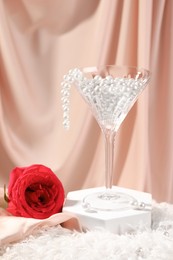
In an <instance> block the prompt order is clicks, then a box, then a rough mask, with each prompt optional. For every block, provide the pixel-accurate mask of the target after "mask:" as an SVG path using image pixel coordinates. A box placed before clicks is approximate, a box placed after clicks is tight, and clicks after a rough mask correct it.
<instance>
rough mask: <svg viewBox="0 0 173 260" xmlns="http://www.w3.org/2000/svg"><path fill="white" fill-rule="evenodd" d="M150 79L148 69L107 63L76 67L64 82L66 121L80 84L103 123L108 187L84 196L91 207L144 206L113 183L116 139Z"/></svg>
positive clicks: (67, 124) (89, 103)
mask: <svg viewBox="0 0 173 260" xmlns="http://www.w3.org/2000/svg"><path fill="white" fill-rule="evenodd" d="M149 80H150V72H149V71H148V70H145V69H142V68H137V67H127V66H114V65H105V66H98V67H85V68H82V69H72V70H70V71H69V72H68V73H67V74H66V75H65V76H64V81H63V82H62V107H63V124H64V127H65V128H67V129H68V128H69V126H70V120H69V101H70V88H71V86H72V85H74V86H76V88H77V90H78V92H79V93H80V95H81V96H82V98H83V99H84V100H85V102H86V103H87V104H88V106H89V108H90V110H91V112H92V114H93V116H94V117H95V119H96V121H97V123H98V125H99V126H100V128H101V130H102V133H103V136H104V140H105V188H104V189H103V190H101V191H97V192H92V193H90V194H88V195H86V196H85V197H84V199H83V206H84V208H85V209H88V210H96V211H98V210H106V211H110V210H119V209H122V208H127V207H128V208H129V207H134V206H135V207H138V208H144V207H145V204H144V203H140V204H139V203H138V201H137V199H136V198H134V197H133V196H131V195H130V194H127V193H124V192H120V191H118V190H117V189H115V188H114V187H113V164H114V141H115V136H116V133H117V131H118V129H119V127H120V125H121V123H122V122H123V120H124V119H125V117H126V116H127V114H128V112H129V110H130V109H131V107H132V106H133V105H134V103H135V102H136V100H137V99H138V97H139V95H140V93H141V92H142V91H143V90H144V88H145V87H146V86H147V84H148V82H149Z"/></svg>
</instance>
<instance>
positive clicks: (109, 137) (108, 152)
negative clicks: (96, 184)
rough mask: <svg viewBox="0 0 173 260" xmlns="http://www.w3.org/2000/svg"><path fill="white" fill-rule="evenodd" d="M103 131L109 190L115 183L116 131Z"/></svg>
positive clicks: (106, 184)
mask: <svg viewBox="0 0 173 260" xmlns="http://www.w3.org/2000/svg"><path fill="white" fill-rule="evenodd" d="M103 133H104V137H105V186H106V189H107V190H110V189H111V188H112V184H113V165H114V139H115V132H114V131H111V130H110V129H104V131H103Z"/></svg>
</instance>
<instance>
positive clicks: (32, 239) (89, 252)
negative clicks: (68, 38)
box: [0, 203, 173, 260]
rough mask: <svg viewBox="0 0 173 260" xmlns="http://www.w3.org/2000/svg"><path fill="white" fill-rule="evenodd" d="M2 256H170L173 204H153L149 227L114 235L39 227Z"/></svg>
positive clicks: (87, 259)
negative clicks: (143, 229) (150, 227)
mask: <svg viewBox="0 0 173 260" xmlns="http://www.w3.org/2000/svg"><path fill="white" fill-rule="evenodd" d="M0 259H4V260H32V259H33V260H34V259H35V260H73V259H74V260H142V259H147V260H173V205H170V204H167V203H161V204H156V203H154V204H153V210H152V229H151V230H145V231H142V232H141V231H140V230H137V231H136V232H135V233H133V234H124V235H116V234H113V233H111V232H108V231H106V230H103V229H95V230H92V231H88V232H86V233H78V232H71V231H69V230H66V229H63V228H61V227H60V226H57V227H51V228H48V229H44V230H43V229H42V230H39V231H37V233H35V234H33V235H32V236H29V237H28V238H27V239H25V240H23V241H21V242H19V243H15V244H12V245H8V246H6V247H3V248H1V249H0Z"/></svg>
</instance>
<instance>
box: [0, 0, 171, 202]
mask: <svg viewBox="0 0 173 260" xmlns="http://www.w3.org/2000/svg"><path fill="white" fill-rule="evenodd" d="M172 17H173V1H172V0H63V1H61V0H50V1H47V0H42V1H40V0H14V1H11V0H0V51H1V54H0V185H1V186H2V185H3V184H4V183H6V184H7V183H8V177H9V172H10V171H11V169H12V168H13V167H15V166H27V165H30V164H34V163H42V164H45V165H47V166H48V167H50V168H51V169H52V170H53V171H55V172H56V173H57V175H58V176H59V178H60V179H61V180H62V182H63V185H64V187H65V190H66V192H68V191H70V190H75V189H81V188H88V187H95V186H102V185H104V140H103V136H102V134H101V132H100V129H99V127H98V125H97V123H96V121H95V120H94V118H93V116H92V115H91V113H90V111H89V109H88V108H87V106H86V104H84V102H83V100H82V99H81V97H80V96H79V94H78V93H77V92H76V91H75V89H74V88H73V90H72V96H71V104H70V107H71V128H70V130H69V131H65V130H64V129H63V126H62V109H61V100H60V90H61V85H60V83H61V81H62V78H63V75H64V74H65V73H66V72H67V71H68V70H69V69H70V68H74V67H83V66H93V65H99V64H118V65H131V66H139V67H144V68H147V69H149V70H151V72H152V80H151V82H150V84H149V86H148V87H147V89H146V90H145V91H144V92H143V94H142V95H141V96H140V98H139V100H138V102H137V103H136V104H135V105H134V107H133V108H132V109H131V111H130V113H129V114H128V116H127V117H126V119H125V121H124V122H123V124H122V126H121V128H120V129H119V131H118V133H117V136H116V141H115V169H114V184H115V185H119V186H123V187H128V188H132V189H138V190H142V191H147V192H151V193H152V195H153V198H154V199H155V200H157V201H168V202H173V159H172V157H173V156H172V155H173V134H172V133H173V117H172V111H173V102H172V100H173V87H172V86H171V85H173V18H172Z"/></svg>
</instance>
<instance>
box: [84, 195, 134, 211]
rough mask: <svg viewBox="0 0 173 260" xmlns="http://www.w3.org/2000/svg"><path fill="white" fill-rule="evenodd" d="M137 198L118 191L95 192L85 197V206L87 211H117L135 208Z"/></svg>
mask: <svg viewBox="0 0 173 260" xmlns="http://www.w3.org/2000/svg"><path fill="white" fill-rule="evenodd" d="M137 204H138V202H137V200H136V199H135V198H134V197H133V196H130V195H128V194H126V193H122V192H116V191H112V190H110V191H105V192H103V191H102V192H95V193H91V194H89V195H87V196H86V197H84V199H83V203H82V205H83V207H84V208H85V210H87V211H91V212H92V211H98V210H101V211H115V210H116V211H117V210H126V209H131V208H134V206H135V205H137Z"/></svg>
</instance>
